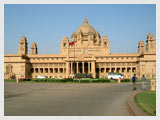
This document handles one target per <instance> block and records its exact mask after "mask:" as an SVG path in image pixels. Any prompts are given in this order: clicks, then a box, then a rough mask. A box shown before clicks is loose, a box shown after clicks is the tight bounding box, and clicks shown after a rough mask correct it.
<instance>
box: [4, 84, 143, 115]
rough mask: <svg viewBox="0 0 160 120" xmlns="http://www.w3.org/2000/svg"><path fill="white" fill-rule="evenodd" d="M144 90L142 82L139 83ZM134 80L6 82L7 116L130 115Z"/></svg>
mask: <svg viewBox="0 0 160 120" xmlns="http://www.w3.org/2000/svg"><path fill="white" fill-rule="evenodd" d="M137 86H138V89H137V90H141V87H140V85H137ZM134 92H135V91H133V90H132V84H131V83H123V84H115V83H89V84H86V83H82V84H75V83H71V84H68V83H67V84H65V83H12V82H5V104H4V108H5V109H4V112H5V116H128V115H129V113H128V110H127V104H126V101H127V99H128V97H129V96H130V95H132V94H133V93H134Z"/></svg>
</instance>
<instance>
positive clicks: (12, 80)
mask: <svg viewBox="0 0 160 120" xmlns="http://www.w3.org/2000/svg"><path fill="white" fill-rule="evenodd" d="M4 82H16V80H4Z"/></svg>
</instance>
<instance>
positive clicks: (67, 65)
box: [66, 62, 70, 77]
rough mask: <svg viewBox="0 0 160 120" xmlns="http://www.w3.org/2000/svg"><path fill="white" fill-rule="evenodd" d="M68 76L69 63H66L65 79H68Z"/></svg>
mask: <svg viewBox="0 0 160 120" xmlns="http://www.w3.org/2000/svg"><path fill="white" fill-rule="evenodd" d="M69 74H70V63H69V62H66V77H69Z"/></svg>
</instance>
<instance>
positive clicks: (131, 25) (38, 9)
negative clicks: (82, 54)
mask: <svg viewBox="0 0 160 120" xmlns="http://www.w3.org/2000/svg"><path fill="white" fill-rule="evenodd" d="M85 16H87V19H88V22H89V24H90V25H91V26H93V27H94V28H95V30H98V31H99V33H100V35H101V37H103V36H104V35H107V36H108V38H109V41H110V49H111V53H135V52H137V50H138V48H137V47H138V42H139V40H143V41H145V42H146V36H147V34H148V33H149V32H150V33H153V34H154V36H155V37H156V6H155V5H153V4H150V5H145V4H142V5H129V4H126V5H118V4H117V5H111V4H110V5H109V4H108V5H107V4H103V5H101V4H99V5H81V4H76V5H67V4H66V5H65V4H64V5H53V4H52V5H5V16H4V18H5V24H4V25H5V39H4V40H5V42H4V43H5V44H4V53H5V54H16V53H18V44H19V40H20V38H21V37H22V36H23V34H25V36H26V37H27V40H28V50H29V49H30V46H31V44H32V42H34V41H35V42H36V43H37V45H38V52H39V54H59V53H60V44H61V40H62V38H63V37H64V36H68V38H69V40H71V38H70V37H71V35H72V33H73V32H75V31H76V30H77V28H78V27H79V26H80V25H82V23H83V20H84V18H85ZM28 52H29V51H28Z"/></svg>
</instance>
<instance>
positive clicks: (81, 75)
mask: <svg viewBox="0 0 160 120" xmlns="http://www.w3.org/2000/svg"><path fill="white" fill-rule="evenodd" d="M74 77H75V78H92V74H87V73H76V74H75V75H74Z"/></svg>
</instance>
